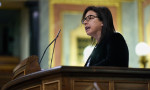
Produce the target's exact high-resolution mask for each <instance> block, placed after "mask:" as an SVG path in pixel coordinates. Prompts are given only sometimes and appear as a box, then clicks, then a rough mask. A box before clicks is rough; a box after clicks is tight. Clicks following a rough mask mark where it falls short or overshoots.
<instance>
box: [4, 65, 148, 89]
mask: <svg viewBox="0 0 150 90" xmlns="http://www.w3.org/2000/svg"><path fill="white" fill-rule="evenodd" d="M2 90H150V69H138V68H118V67H74V66H58V67H54V68H51V69H48V70H41V71H38V72H34V73H30V74H27V75H25V76H21V77H18V78H16V79H14V80H12V81H10V82H8V83H7V84H5V85H4V86H3V88H2Z"/></svg>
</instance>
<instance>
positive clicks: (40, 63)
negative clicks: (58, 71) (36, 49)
mask: <svg viewBox="0 0 150 90" xmlns="http://www.w3.org/2000/svg"><path fill="white" fill-rule="evenodd" d="M60 31H61V29H60V30H59V32H58V34H57V36H56V37H55V39H54V40H53V41H52V42H51V43H50V44H49V45H48V46H47V47H46V49H45V50H44V53H43V55H42V57H41V59H40V61H39V65H40V64H41V61H42V59H43V57H44V55H45V52H46V50H47V49H48V47H49V46H50V45H51V44H52V43H53V42H54V41H56V39H57V38H58V36H59V33H60Z"/></svg>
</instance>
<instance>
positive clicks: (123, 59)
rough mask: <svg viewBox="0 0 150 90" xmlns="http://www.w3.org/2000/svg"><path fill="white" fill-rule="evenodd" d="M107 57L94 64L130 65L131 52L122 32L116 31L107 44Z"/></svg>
mask: <svg viewBox="0 0 150 90" xmlns="http://www.w3.org/2000/svg"><path fill="white" fill-rule="evenodd" d="M106 50H107V53H106V58H104V59H103V60H100V62H98V63H96V64H95V65H94V66H117V67H128V59H129V52H128V47H127V44H126V42H125V40H124V38H123V36H122V35H121V34H120V33H115V34H114V35H113V36H112V38H111V39H110V41H109V43H108V44H107V46H106Z"/></svg>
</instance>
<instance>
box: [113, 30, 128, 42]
mask: <svg viewBox="0 0 150 90" xmlns="http://www.w3.org/2000/svg"><path fill="white" fill-rule="evenodd" d="M111 41H112V42H118V43H120V42H126V41H125V39H124V37H123V35H122V34H121V33H119V32H114V33H113V35H112V37H111Z"/></svg>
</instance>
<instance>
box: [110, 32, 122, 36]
mask: <svg viewBox="0 0 150 90" xmlns="http://www.w3.org/2000/svg"><path fill="white" fill-rule="evenodd" d="M112 36H113V37H123V36H122V34H121V33H119V32H114V33H113V35H112Z"/></svg>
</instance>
